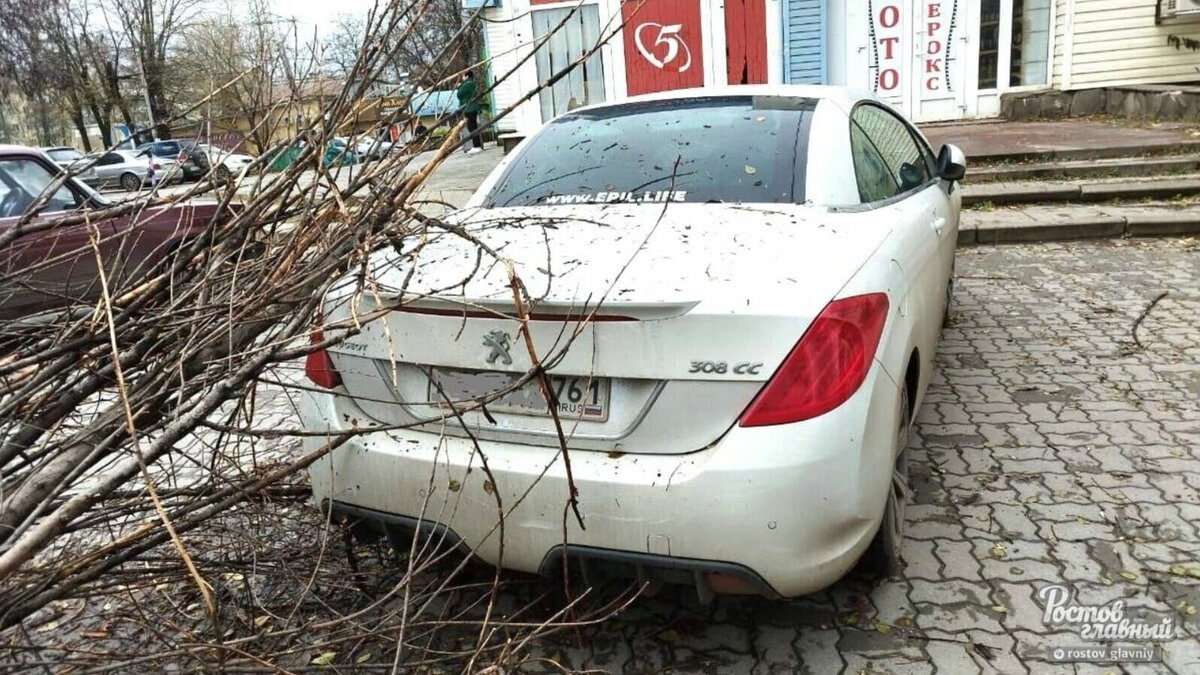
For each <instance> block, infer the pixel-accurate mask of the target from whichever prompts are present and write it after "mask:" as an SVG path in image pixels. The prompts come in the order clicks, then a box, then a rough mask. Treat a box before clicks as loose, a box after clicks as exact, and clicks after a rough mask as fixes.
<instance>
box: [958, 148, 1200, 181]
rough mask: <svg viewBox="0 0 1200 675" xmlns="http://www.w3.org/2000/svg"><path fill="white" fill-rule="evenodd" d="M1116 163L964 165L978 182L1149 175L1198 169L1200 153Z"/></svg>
mask: <svg viewBox="0 0 1200 675" xmlns="http://www.w3.org/2000/svg"><path fill="white" fill-rule="evenodd" d="M1121 159H1122V160H1123V161H1122V162H1120V163H1115V162H1109V161H1107V160H1084V161H1079V162H1048V163H1044V164H1027V165H1014V166H984V167H978V168H974V169H972V168H969V167H968V169H967V179H968V180H974V181H979V182H980V183H979V184H982V183H985V182H987V183H1000V182H1004V181H1009V182H1013V181H1037V180H1071V179H1080V178H1110V177H1114V176H1120V177H1124V178H1149V177H1152V176H1156V175H1162V174H1164V173H1171V172H1174V173H1192V172H1196V171H1200V155H1180V156H1178V157H1175V156H1165V157H1153V158H1150V157H1139V158H1128V157H1125V158H1121Z"/></svg>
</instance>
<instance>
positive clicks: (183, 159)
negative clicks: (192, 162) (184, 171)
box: [175, 152, 188, 164]
mask: <svg viewBox="0 0 1200 675" xmlns="http://www.w3.org/2000/svg"><path fill="white" fill-rule="evenodd" d="M175 161H176V162H179V163H180V164H183V163H184V162H186V161H188V155H187V153H186V152H181V153H179V154H178V155H175Z"/></svg>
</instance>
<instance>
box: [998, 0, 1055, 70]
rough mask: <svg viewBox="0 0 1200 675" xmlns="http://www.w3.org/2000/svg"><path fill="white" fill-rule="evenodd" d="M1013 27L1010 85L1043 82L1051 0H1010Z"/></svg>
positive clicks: (1047, 55) (1047, 54) (1047, 63)
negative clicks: (1011, 1) (1011, 3)
mask: <svg viewBox="0 0 1200 675" xmlns="http://www.w3.org/2000/svg"><path fill="white" fill-rule="evenodd" d="M1012 26H1013V30H1012V50H1011V52H1010V53H1011V55H1012V59H1011V60H1010V62H1009V63H1010V67H1009V78H1008V83H1009V85H1010V86H1013V87H1020V86H1026V85H1033V84H1046V83H1047V82H1048V79H1049V78H1048V76H1049V72H1048V68H1047V66H1048V65H1049V59H1050V0H1013V6H1012Z"/></svg>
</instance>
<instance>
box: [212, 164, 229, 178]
mask: <svg viewBox="0 0 1200 675" xmlns="http://www.w3.org/2000/svg"><path fill="white" fill-rule="evenodd" d="M216 175H217V180H229V177H230V176H232V175H233V172H231V171H230V170H229V167H227V166H225V165H224V164H220V165H218V166H217V172H216Z"/></svg>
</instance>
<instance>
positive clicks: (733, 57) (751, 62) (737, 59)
mask: <svg viewBox="0 0 1200 675" xmlns="http://www.w3.org/2000/svg"><path fill="white" fill-rule="evenodd" d="M725 55H726V58H727V60H726V63H727V64H728V68H729V84H766V82H767V2H766V0H725Z"/></svg>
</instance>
